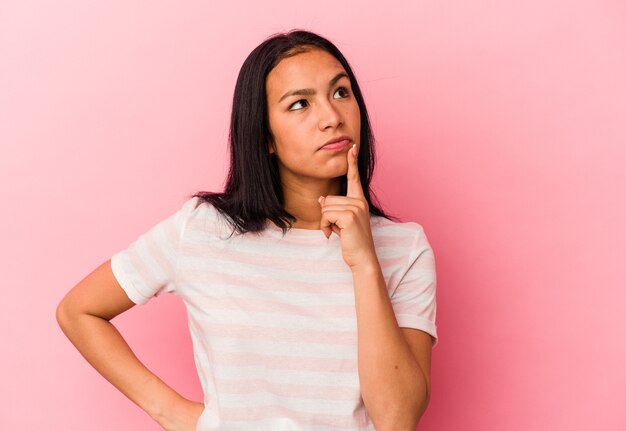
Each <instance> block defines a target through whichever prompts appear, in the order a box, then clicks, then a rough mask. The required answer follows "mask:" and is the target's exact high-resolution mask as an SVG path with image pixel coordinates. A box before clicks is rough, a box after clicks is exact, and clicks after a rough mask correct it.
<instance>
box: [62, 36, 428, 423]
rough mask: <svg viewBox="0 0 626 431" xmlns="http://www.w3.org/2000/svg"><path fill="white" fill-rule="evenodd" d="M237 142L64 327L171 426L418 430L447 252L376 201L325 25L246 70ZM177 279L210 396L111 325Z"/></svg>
mask: <svg viewBox="0 0 626 431" xmlns="http://www.w3.org/2000/svg"><path fill="white" fill-rule="evenodd" d="M229 141H230V150H231V167H230V172H229V175H228V181H227V184H226V187H225V191H224V192H223V193H210V192H200V193H197V194H195V195H193V196H192V197H190V198H189V199H187V200H186V201H185V202H184V203H183V205H182V207H181V208H180V209H179V210H178V211H177V212H176V213H175V214H173V215H171V216H170V217H168V218H167V219H165V220H163V221H161V222H160V223H158V224H157V225H156V226H154V227H153V228H152V229H150V230H149V231H148V232H146V233H145V234H143V235H141V236H140V237H139V238H138V239H137V240H136V241H135V242H133V243H132V244H130V245H129V246H128V247H127V248H126V249H124V250H121V251H119V252H118V253H116V254H115V255H114V256H112V257H111V259H110V260H108V261H107V262H105V263H103V264H102V265H101V266H100V267H98V268H97V269H96V270H94V272H92V273H91V274H89V275H88V276H87V277H86V278H85V279H84V280H82V281H81V282H80V283H79V284H78V285H76V286H75V287H74V288H73V289H72V290H71V291H70V292H69V293H68V294H67V295H66V297H65V298H64V299H63V300H62V301H61V303H60V304H59V306H58V309H57V320H58V321H59V324H60V326H61V328H62V329H63V331H64V332H65V334H66V335H67V336H68V338H69V339H70V340H71V341H72V343H73V344H74V345H75V346H76V347H77V348H78V350H79V351H80V352H81V354H83V355H84V357H85V358H86V359H87V360H88V361H89V362H90V364H91V365H93V366H94V367H95V368H96V369H97V370H98V372H100V373H101V374H102V375H103V376H104V377H105V378H106V379H107V380H109V381H110V382H111V383H112V384H113V385H115V386H116V387H117V388H118V389H119V390H120V391H122V392H123V393H124V394H125V395H126V396H127V397H128V398H130V399H131V400H132V401H133V402H135V403H136V404H137V405H138V406H139V407H141V408H142V409H144V410H145V411H146V412H147V413H148V414H150V415H151V417H153V418H154V419H155V420H156V421H157V422H158V423H159V424H161V426H162V427H163V428H164V429H166V430H172V431H174V430H197V431H205V430H206V431H208V430H247V429H254V430H272V431H278V430H330V429H345V430H357V429H358V430H373V429H376V430H378V431H380V430H414V429H415V427H416V425H417V423H418V421H419V419H420V417H421V416H422V414H423V413H424V411H425V409H426V406H427V404H428V400H429V397H430V361H431V349H432V347H434V345H435V344H436V343H437V333H436V326H435V311H436V301H435V284H436V275H435V261H434V254H433V251H432V248H431V247H430V245H429V243H428V240H427V238H426V236H425V234H424V230H423V228H422V227H421V226H420V225H419V224H417V223H414V222H407V223H401V222H397V221H392V220H391V217H390V216H388V215H386V214H385V213H384V212H383V211H382V210H381V209H379V208H378V207H377V206H376V205H375V204H374V203H373V202H372V201H371V200H370V194H371V192H370V190H369V184H370V179H371V176H372V173H373V168H374V154H375V153H374V146H373V143H374V139H373V136H372V133H371V130H370V126H369V121H368V115H367V110H366V108H365V103H364V101H363V97H362V95H361V91H360V89H359V86H358V84H357V81H356V78H355V76H354V74H353V72H352V70H351V68H350V66H349V65H348V62H347V61H346V60H345V58H344V57H343V55H342V54H341V53H340V52H339V50H338V49H337V48H336V47H335V46H334V45H333V44H332V43H331V42H330V41H328V40H326V39H324V38H322V37H320V36H318V35H316V34H314V33H311V32H307V31H291V32H289V33H286V34H278V35H273V36H272V37H270V38H268V39H266V40H265V41H264V42H263V43H262V44H261V45H259V46H258V47H257V48H255V49H254V50H253V51H252V53H251V54H250V55H249V56H248V58H247V59H246V61H245V62H244V64H243V66H242V68H241V71H240V73H239V77H238V79H237V84H236V87H235V93H234V102H233V110H232V117H231V126H230V136H229ZM229 231H230V234H229ZM235 233H236V235H235ZM166 292H170V293H174V294H176V295H179V296H180V297H181V298H182V299H183V301H184V303H185V306H186V308H187V314H188V318H189V328H190V331H191V337H192V342H193V348H194V357H195V360H196V365H197V369H198V375H199V378H200V381H201V384H202V388H203V391H204V398H205V399H204V402H203V403H198V402H194V401H190V400H187V399H185V398H184V397H182V396H180V395H179V394H178V393H176V392H175V391H174V390H173V389H171V388H170V387H169V386H167V385H166V384H165V383H164V382H163V381H161V380H160V379H159V378H158V377H157V376H156V375H154V374H153V373H152V372H150V371H149V370H148V369H147V368H146V367H145V366H143V365H142V364H141V362H140V361H139V360H138V359H137V358H136V357H135V356H134V354H133V353H132V351H131V349H130V348H129V346H128V345H127V344H126V342H125V341H124V339H123V338H122V336H121V335H120V334H119V332H118V331H117V330H116V329H115V327H114V326H113V325H112V324H111V323H110V322H109V321H110V319H112V318H113V317H115V316H117V315H118V314H120V313H122V312H124V311H126V310H128V309H130V308H131V307H132V306H134V305H135V304H145V303H146V302H148V301H149V300H150V299H151V298H152V297H154V296H158V295H161V294H163V293H166Z"/></svg>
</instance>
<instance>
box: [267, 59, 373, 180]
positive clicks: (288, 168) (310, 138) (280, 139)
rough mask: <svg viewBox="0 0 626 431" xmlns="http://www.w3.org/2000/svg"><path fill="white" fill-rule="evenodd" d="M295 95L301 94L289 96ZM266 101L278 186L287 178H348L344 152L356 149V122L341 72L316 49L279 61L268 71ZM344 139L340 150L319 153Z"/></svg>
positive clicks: (358, 127)
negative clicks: (346, 143)
mask: <svg viewBox="0 0 626 431" xmlns="http://www.w3.org/2000/svg"><path fill="white" fill-rule="evenodd" d="M294 90H306V91H305V92H303V93H304V94H303V93H300V94H295V95H293V94H289V93H291V92H292V91H294ZM266 91H267V93H266V95H267V103H268V112H269V123H270V130H271V133H272V135H273V142H272V143H270V147H269V148H268V151H269V152H271V153H275V156H276V157H277V161H278V165H279V168H280V171H281V176H282V178H283V180H285V179H288V178H285V176H286V175H288V176H291V177H300V178H302V177H310V178H319V179H321V178H324V179H328V178H335V177H339V176H341V175H344V174H346V173H347V172H348V161H347V152H348V150H349V149H350V147H351V146H352V143H355V144H356V146H357V149H359V148H360V136H361V117H360V110H359V105H358V103H357V101H356V99H355V98H354V95H353V94H352V87H351V86H350V78H348V75H347V74H346V71H345V69H344V68H343V66H342V65H341V63H339V61H337V59H336V58H335V57H333V56H332V55H331V54H329V53H328V52H326V51H324V50H321V49H311V50H310V51H307V52H304V53H300V54H297V55H295V56H293V57H288V58H285V59H283V60H282V61H280V62H279V63H278V65H276V67H275V68H274V69H272V70H271V71H270V73H269V74H268V76H267V80H266ZM341 135H347V136H349V137H350V139H352V142H351V143H350V145H349V146H347V147H346V148H343V149H341V150H322V149H320V148H321V147H322V146H323V145H324V144H325V143H326V142H327V141H328V140H330V139H333V138H336V137H338V136H341Z"/></svg>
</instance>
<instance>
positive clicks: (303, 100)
mask: <svg viewBox="0 0 626 431" xmlns="http://www.w3.org/2000/svg"><path fill="white" fill-rule="evenodd" d="M300 102H306V100H305V99H300V100H298V101H297V102H294V103H293V104H292V105H291V106H290V107H289V110H290V111H299V109H291V108H293V107H294V106H295V105H297V104H298V103H300Z"/></svg>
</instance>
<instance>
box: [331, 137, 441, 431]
mask: <svg viewBox="0 0 626 431" xmlns="http://www.w3.org/2000/svg"><path fill="white" fill-rule="evenodd" d="M347 180H348V189H347V193H346V196H327V197H325V198H323V197H320V205H321V211H322V219H321V222H320V224H321V228H322V230H323V231H324V233H325V234H327V235H326V236H327V237H330V235H331V234H332V232H335V233H336V234H337V235H339V236H340V237H341V247H342V254H343V258H344V260H345V261H346V263H347V264H348V266H349V267H350V269H351V271H352V278H353V282H354V292H355V306H356V316H357V330H358V368H359V383H360V386H361V396H362V398H363V403H364V404H365V407H366V409H367V412H368V415H369V416H370V418H371V419H372V422H374V425H375V426H376V430H377V431H387V430H393V431H404V430H406V431H414V430H415V427H416V426H417V424H418V422H419V420H420V418H421V416H422V414H423V413H424V411H425V410H426V407H427V406H428V402H429V399H430V357H431V349H432V347H431V338H430V335H429V334H427V333H426V332H423V331H419V330H414V329H409V328H400V327H399V326H398V322H397V320H396V316H395V313H394V311H393V307H392V305H391V300H390V299H389V294H388V291H387V287H386V284H385V279H384V277H383V273H382V269H381V267H380V263H379V262H378V258H377V256H376V249H375V247H374V241H373V238H372V231H371V226H370V221H369V208H368V203H367V200H366V199H365V196H364V194H363V189H362V187H361V181H360V179H359V171H358V166H357V155H356V148H354V152H353V149H351V150H349V151H348V174H347Z"/></svg>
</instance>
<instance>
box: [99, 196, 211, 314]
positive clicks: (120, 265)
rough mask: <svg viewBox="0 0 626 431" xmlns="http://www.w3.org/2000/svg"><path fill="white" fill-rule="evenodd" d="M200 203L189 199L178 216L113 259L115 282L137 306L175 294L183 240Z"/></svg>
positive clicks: (177, 213) (160, 223) (154, 228)
mask: <svg viewBox="0 0 626 431" xmlns="http://www.w3.org/2000/svg"><path fill="white" fill-rule="evenodd" d="M198 199H199V198H197V197H192V198H191V199H188V200H187V201H185V202H184V203H183V205H182V206H181V207H180V209H179V210H178V211H176V213H174V214H172V215H170V216H169V217H167V218H166V219H164V220H162V221H160V222H159V223H157V224H156V225H155V226H153V227H152V228H151V229H150V230H148V231H147V232H145V233H143V234H142V235H141V236H139V238H137V239H136V240H135V241H134V242H132V243H131V244H130V245H129V246H128V247H127V248H125V249H123V250H120V251H118V252H117V253H115V254H114V255H113V256H112V257H111V270H112V271H113V274H114V275H115V278H116V279H117V281H118V283H119V284H120V286H122V289H124V291H125V292H126V294H127V295H128V297H129V298H130V300H131V301H133V302H134V303H135V304H145V303H146V302H148V301H149V300H150V299H151V298H152V297H154V296H160V295H162V294H164V293H170V292H175V288H176V272H177V261H178V254H179V253H178V252H179V249H180V244H181V238H182V236H183V232H184V230H185V226H186V224H187V220H188V219H189V216H190V214H191V211H192V210H193V209H194V208H195V207H196V206H197V203H198Z"/></svg>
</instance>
